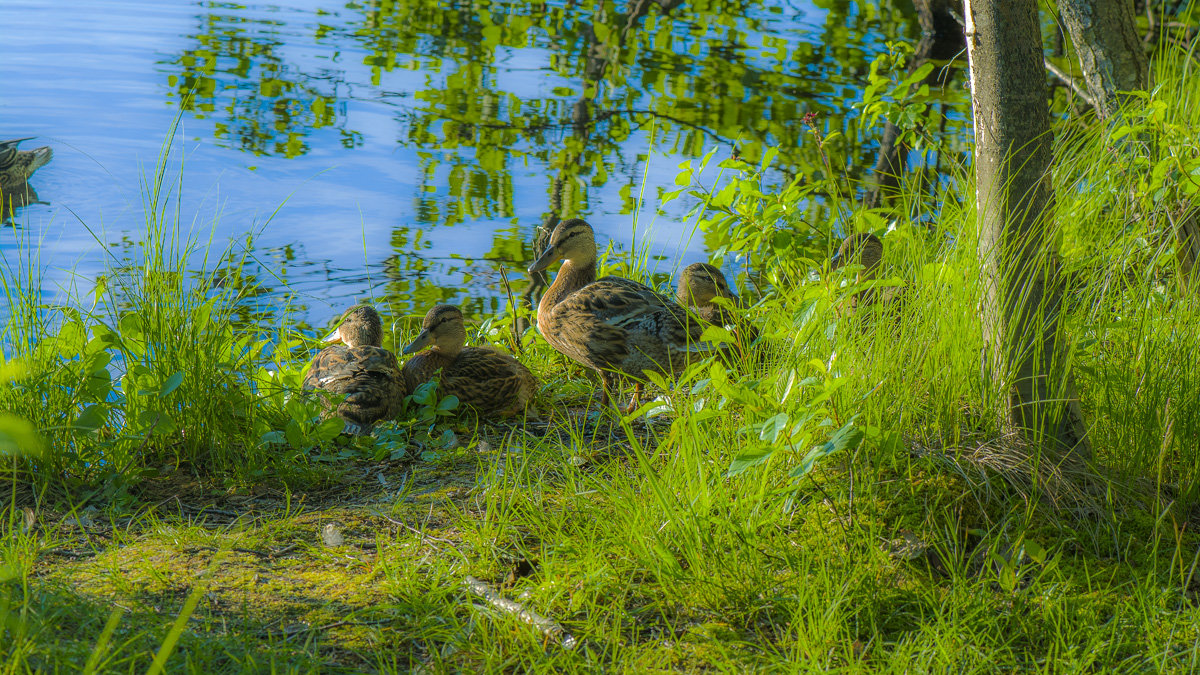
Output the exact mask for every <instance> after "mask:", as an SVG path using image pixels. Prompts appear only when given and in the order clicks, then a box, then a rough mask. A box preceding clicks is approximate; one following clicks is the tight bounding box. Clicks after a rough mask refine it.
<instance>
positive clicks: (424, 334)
mask: <svg viewBox="0 0 1200 675" xmlns="http://www.w3.org/2000/svg"><path fill="white" fill-rule="evenodd" d="M466 341H467V329H466V327H465V326H464V325H463V314H462V310H461V309H459V308H458V307H456V306H454V305H438V306H436V307H434V308H433V309H431V310H429V311H428V312H427V313H426V314H425V319H424V321H422V322H421V332H420V333H419V334H418V335H417V337H416V338H415V339H413V341H412V342H410V343H409V344H408V346H407V347H405V348H404V350H403V352H402V353H404V354H414V356H413V357H412V358H410V359H408V360H407V361H405V362H404V368H403V371H402V372H403V378H404V386H405V387H406V388H407V389H408V390H409V391H415V390H416V388H417V387H419V386H420V385H422V384H424V383H426V382H429V381H430V380H435V379H436V380H437V381H438V391H439V392H441V394H442V395H453V396H456V397H458V401H459V403H460V404H461V405H463V406H464V407H467V408H470V409H472V410H474V411H475V413H476V414H477V415H479V416H480V417H485V418H491V417H512V416H514V415H518V414H521V415H524V416H525V417H526V418H528V419H537V418H538V414H537V410H536V408H534V407H533V396H534V394H535V393H537V390H538V387H539V384H538V380H537V378H536V377H534V376H533V373H532V372H530V371H529V369H528V368H526V367H525V366H524V365H523V364H522V363H521V362H520V361H518V360H516V359H515V358H513V357H512V356H509V355H508V354H504V353H502V352H498V351H496V350H494V349H489V348H486V347H466V346H464V345H465V344H466Z"/></svg>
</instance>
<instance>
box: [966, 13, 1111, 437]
mask: <svg viewBox="0 0 1200 675" xmlns="http://www.w3.org/2000/svg"><path fill="white" fill-rule="evenodd" d="M964 4H965V7H964V18H965V23H966V32H967V54H968V57H969V60H970V71H971V98H972V108H973V112H974V122H975V176H976V202H977V209H978V213H979V255H980V259H981V260H982V261H983V269H982V274H983V282H984V284H983V285H984V295H983V301H982V307H981V310H982V316H981V318H982V321H983V326H984V337H985V340H986V344H987V350H988V351H987V353H988V357H989V358H988V361H987V364H988V366H989V371H990V373H989V374H990V375H991V376H992V377H993V378H995V381H996V382H997V383H999V385H1000V391H1003V392H1006V396H1007V399H1008V400H1007V401H1006V405H1005V406H1004V410H1005V413H1006V414H1005V422H1006V423H1008V424H1011V425H1012V426H1013V427H1015V428H1016V429H1017V430H1019V431H1021V432H1022V433H1023V434H1025V435H1026V437H1027V438H1029V439H1030V440H1033V441H1035V442H1037V443H1038V444H1040V445H1042V446H1043V447H1048V448H1049V447H1053V448H1054V449H1056V450H1057V451H1059V452H1061V453H1068V454H1070V453H1073V454H1074V455H1075V456H1077V457H1085V458H1086V457H1090V455H1091V447H1090V444H1089V442H1088V439H1087V432H1086V428H1085V426H1084V424H1083V419H1082V415H1081V414H1080V410H1079V402H1078V400H1076V397H1075V387H1074V381H1073V379H1072V377H1071V375H1070V371H1069V368H1067V366H1066V359H1065V358H1064V354H1063V351H1064V350H1063V341H1062V335H1061V333H1062V331H1061V326H1060V307H1061V304H1062V281H1061V270H1060V266H1059V262H1058V256H1057V252H1056V251H1055V250H1054V241H1055V238H1054V237H1052V236H1051V234H1050V233H1051V227H1052V221H1053V206H1054V204H1053V200H1054V194H1053V189H1052V187H1051V185H1050V176H1049V168H1050V160H1051V141H1052V138H1051V135H1050V109H1049V105H1048V103H1047V98H1046V94H1047V91H1046V76H1045V72H1044V70H1043V67H1042V38H1041V31H1040V28H1039V25H1038V14H1037V0H965V3H964Z"/></svg>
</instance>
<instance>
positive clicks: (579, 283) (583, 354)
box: [529, 218, 723, 413]
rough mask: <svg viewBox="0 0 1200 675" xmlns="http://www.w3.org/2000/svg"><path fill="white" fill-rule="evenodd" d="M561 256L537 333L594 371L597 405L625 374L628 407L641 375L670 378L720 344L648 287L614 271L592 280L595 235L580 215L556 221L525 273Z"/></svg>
mask: <svg viewBox="0 0 1200 675" xmlns="http://www.w3.org/2000/svg"><path fill="white" fill-rule="evenodd" d="M559 260H562V261H563V264H562V267H561V268H559V270H558V274H557V275H556V276H555V277H554V282H553V283H552V284H550V287H549V288H547V289H546V292H545V293H544V294H543V295H542V299H541V301H540V302H539V303H538V310H537V326H538V331H539V332H540V333H541V334H542V336H543V337H544V338H545V339H546V342H549V343H550V346H551V347H554V349H555V350H557V351H558V352H560V353H562V354H563V355H565V356H566V357H567V358H569V359H571V360H573V361H575V362H577V363H579V364H581V365H583V366H585V367H587V368H591V369H592V370H595V371H596V372H597V373H598V374H599V375H600V382H601V386H602V389H603V392H602V396H601V406H606V405H608V404H609V403H610V402H611V401H612V400H613V398H612V397H613V394H614V392H616V391H617V388H618V387H619V386H620V383H621V381H622V380H625V379H630V380H633V381H634V383H635V385H634V393H633V398H632V399H631V400H630V402H629V405H628V406H626V407H625V408H624V409H623V412H625V413H630V412H632V411H633V410H635V409H637V405H638V403H639V401H640V398H641V395H642V391H643V388H644V381H645V373H647V372H650V373H656V374H660V375H665V376H671V375H673V374H674V373H677V372H679V371H681V370H683V369H684V368H685V367H686V366H687V365H688V364H690V363H693V362H695V361H699V360H703V359H704V358H707V357H708V356H710V355H712V354H714V353H719V352H720V350H721V349H722V347H723V345H719V344H713V343H706V342H703V341H701V339H700V336H701V335H702V334H703V333H704V329H705V323H704V322H703V321H701V320H699V319H697V318H695V317H693V316H692V315H691V314H690V313H689V312H688V311H687V310H686V309H685V308H684V307H682V306H681V305H679V304H678V303H676V302H674V301H672V300H671V299H669V298H666V297H663V296H662V295H660V294H659V293H658V292H656V291H655V290H653V289H651V288H650V287H648V286H645V285H643V284H640V283H637V282H636V281H631V280H629V279H622V278H620V277H612V276H608V277H604V278H601V279H597V278H596V235H595V233H594V232H593V230H592V226H591V225H589V224H588V223H587V222H586V221H584V220H582V219H579V218H571V219H569V220H564V221H562V222H560V223H559V224H558V225H557V226H556V227H555V228H554V231H553V232H552V233H551V235H550V243H549V245H548V246H547V247H546V250H545V251H544V252H542V254H541V256H539V257H538V259H537V260H535V261H534V262H533V264H532V265H530V266H529V272H530V273H531V274H533V273H536V272H540V271H542V270H544V269H546V268H548V267H549V266H550V265H553V264H554V263H555V262H557V261H559Z"/></svg>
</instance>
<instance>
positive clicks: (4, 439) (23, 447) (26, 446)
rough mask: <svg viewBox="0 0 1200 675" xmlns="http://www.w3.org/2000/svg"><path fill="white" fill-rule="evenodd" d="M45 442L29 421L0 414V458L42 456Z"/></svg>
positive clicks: (8, 414)
mask: <svg viewBox="0 0 1200 675" xmlns="http://www.w3.org/2000/svg"><path fill="white" fill-rule="evenodd" d="M44 450H45V442H44V441H43V440H42V437H41V435H40V434H38V431H37V427H35V426H34V425H33V423H31V422H30V421H29V420H26V419H24V418H22V417H17V416H16V415H13V414H11V413H6V412H0V456H3V455H8V456H10V457H12V456H16V455H40V454H41V453H42V452H43V451H44Z"/></svg>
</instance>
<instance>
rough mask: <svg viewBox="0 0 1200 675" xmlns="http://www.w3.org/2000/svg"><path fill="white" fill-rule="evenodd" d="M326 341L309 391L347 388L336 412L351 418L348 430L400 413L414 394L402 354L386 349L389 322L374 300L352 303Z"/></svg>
mask: <svg viewBox="0 0 1200 675" xmlns="http://www.w3.org/2000/svg"><path fill="white" fill-rule="evenodd" d="M323 342H332V343H341V344H333V345H332V346H330V347H326V348H325V349H324V350H322V351H321V352H320V353H319V354H317V356H316V357H315V358H314V359H313V360H312V365H311V366H310V367H309V369H308V374H307V375H305V376H304V384H303V388H304V390H305V391H310V390H313V389H320V390H322V391H327V392H330V393H331V394H343V395H345V397H346V398H345V400H343V401H342V402H341V403H340V404H338V407H337V410H336V413H337V415H338V416H339V417H341V418H342V419H343V420H345V422H346V431H345V433H347V434H351V435H363V434H369V433H371V428H372V427H373V426H374V425H375V423H376V422H379V421H382V420H387V419H391V418H393V417H395V416H396V415H398V414H399V413H400V410H401V408H402V406H403V405H404V397H405V396H407V395H408V392H407V390H406V389H405V387H404V381H403V379H402V378H401V374H400V365H399V364H398V363H397V362H396V356H395V355H394V354H392V353H391V352H389V351H388V350H386V349H384V348H383V347H382V346H381V345H382V344H383V322H382V321H380V319H379V314H378V313H377V312H376V311H375V308H373V307H371V306H369V305H358V306H356V307H351V308H350V309H349V310H347V311H346V313H345V314H343V315H342V318H341V320H340V323H339V324H338V327H337V328H336V329H334V331H333V333H331V334H330V335H329V337H327V338H325V340H323Z"/></svg>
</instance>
